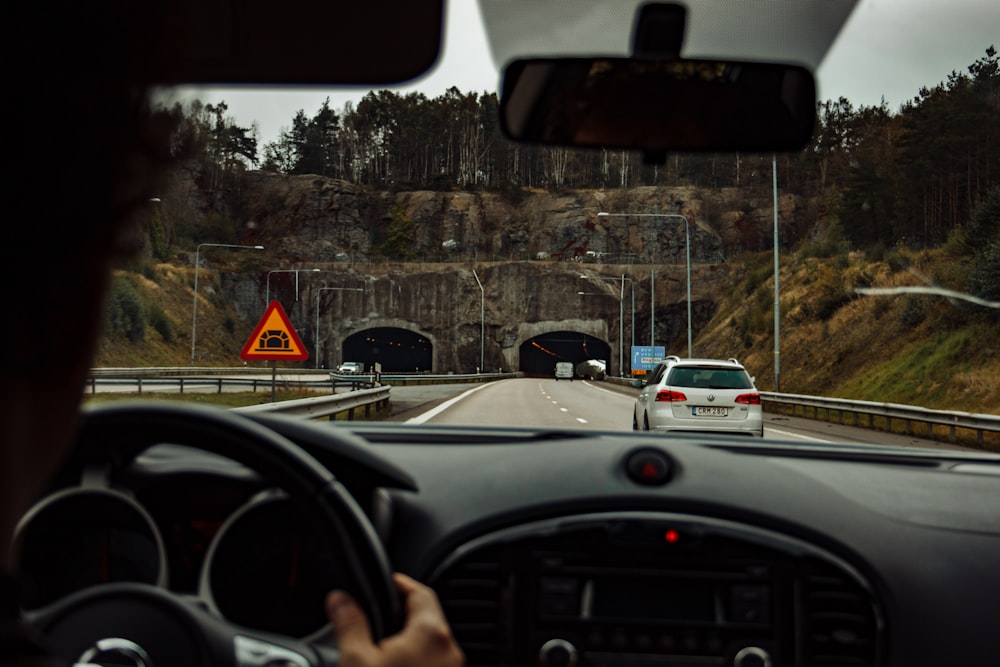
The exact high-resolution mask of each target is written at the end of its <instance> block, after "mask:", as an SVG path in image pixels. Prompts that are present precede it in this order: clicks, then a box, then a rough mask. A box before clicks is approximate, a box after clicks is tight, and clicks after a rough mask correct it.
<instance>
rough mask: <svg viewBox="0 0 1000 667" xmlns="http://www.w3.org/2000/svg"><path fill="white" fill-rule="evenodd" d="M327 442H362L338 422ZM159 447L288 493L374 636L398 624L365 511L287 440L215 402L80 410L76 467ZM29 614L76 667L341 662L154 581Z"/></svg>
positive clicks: (325, 650) (393, 593)
mask: <svg viewBox="0 0 1000 667" xmlns="http://www.w3.org/2000/svg"><path fill="white" fill-rule="evenodd" d="M330 438H331V440H341V441H344V442H343V444H345V445H348V446H358V444H359V443H361V444H362V445H363V441H362V440H360V438H357V439H355V436H352V435H351V434H349V433H344V432H341V431H339V430H337V429H331V430H330ZM160 443H171V444H175V445H184V446H187V447H193V448H197V449H201V450H204V451H206V452H210V453H212V454H217V455H220V456H224V457H226V458H229V459H231V460H233V461H236V462H238V463H240V464H243V465H245V466H246V467H248V468H250V469H251V470H253V471H254V472H256V473H257V474H258V475H259V476H260V477H261V478H262V479H264V480H266V481H267V482H268V483H273V484H274V485H275V486H278V487H280V488H281V489H283V490H284V491H285V492H286V493H287V494H288V496H289V497H290V499H291V500H292V501H293V502H297V503H298V504H299V506H300V507H301V508H302V510H303V511H306V512H308V513H309V514H310V515H311V516H312V517H313V518H314V520H315V524H316V526H317V527H318V530H319V531H320V532H321V534H322V535H321V537H323V538H325V543H327V544H329V545H330V548H333V549H335V550H337V556H338V558H337V560H338V561H339V562H340V563H341V567H342V569H343V570H345V576H344V577H343V578H344V580H345V583H344V586H343V587H344V588H345V589H347V590H348V591H349V592H350V593H351V594H352V595H354V597H355V598H356V599H357V600H358V602H359V604H360V605H361V606H362V608H363V609H364V610H365V612H366V614H367V615H368V619H369V623H370V625H371V630H372V636H373V638H374V639H376V640H378V639H379V638H381V637H383V636H385V635H386V634H389V633H391V632H394V631H395V630H396V629H397V628H398V623H399V615H400V605H399V597H398V592H397V590H396V586H395V584H394V582H393V580H392V574H391V571H390V567H389V561H388V558H387V556H386V554H385V551H384V549H383V547H382V544H381V542H380V541H379V539H378V537H377V536H376V534H375V531H374V529H373V528H372V526H371V524H370V523H369V521H368V520H367V518H366V516H365V514H364V512H363V511H362V510H361V508H360V507H359V506H358V505H357V503H356V502H355V501H354V499H353V498H352V497H351V495H350V494H349V493H348V492H347V491H346V489H345V488H344V487H343V486H342V485H341V484H340V483H339V482H338V481H337V480H336V479H334V477H333V475H332V474H331V473H330V471H329V470H327V469H326V468H324V467H323V466H322V465H320V463H319V462H317V461H316V460H315V459H314V458H313V457H312V456H310V455H309V454H308V453H306V452H305V451H303V450H302V449H301V448H300V447H298V446H296V445H295V444H293V443H292V442H291V441H290V440H288V439H287V438H285V437H284V436H282V435H279V434H278V433H275V432H274V431H272V430H270V429H268V428H266V427H264V426H262V425H260V424H258V423H256V422H254V421H252V420H250V419H247V418H245V417H242V416H240V415H238V414H236V413H234V412H230V411H227V410H222V409H219V408H211V407H205V406H198V405H189V404H181V403H168V402H157V403H152V402H149V403H143V402H140V403H132V402H130V403H116V404H113V405H104V406H99V407H96V408H92V409H86V410H84V412H83V415H82V424H81V430H80V433H79V436H78V442H77V447H76V450H75V452H74V455H73V456H74V459H75V461H76V462H77V463H84V464H108V463H110V464H112V465H116V466H120V465H125V464H128V463H129V462H131V461H132V460H133V459H135V457H137V456H138V455H139V454H141V453H142V452H143V451H145V450H146V449H148V448H149V447H152V446H153V445H156V444H160ZM68 557H69V558H72V554H68ZM247 585H248V586H251V585H252V582H247ZM27 618H28V621H29V623H31V625H33V626H34V627H35V628H36V629H38V630H39V631H40V632H41V633H42V634H43V635H44V636H45V637H46V639H47V641H48V642H49V645H50V647H51V648H52V649H53V650H54V651H55V652H57V653H58V654H59V655H60V656H61V657H63V658H64V659H66V660H69V661H70V662H71V663H72V662H75V661H79V662H80V663H92V664H103V662H102V661H106V664H116V665H117V664H136V665H137V666H140V667H149V666H153V665H155V666H156V667H162V666H164V665H167V666H169V665H238V666H244V665H247V666H249V665H260V666H263V665H270V664H280V665H294V666H297V667H298V666H301V667H312V666H315V665H329V664H334V663H335V662H336V659H337V653H336V651H335V650H333V649H331V648H329V647H325V646H320V645H317V644H313V643H309V642H306V641H304V640H299V639H294V638H290V637H285V636H282V635H277V634H269V633H266V632H260V631H256V630H249V629H247V628H243V627H239V626H236V625H234V624H232V623H229V622H227V621H225V620H223V619H221V618H219V617H218V616H215V615H212V614H210V613H209V612H207V611H206V610H205V609H204V608H203V607H202V606H201V605H199V604H198V603H197V602H195V601H191V600H189V599H186V598H184V597H183V596H180V595H177V594H175V593H172V592H170V591H167V590H164V589H162V588H158V587H155V586H151V585H147V584H139V583H118V584H108V585H103V586H98V587H94V588H89V589H85V590H82V591H79V592H77V593H75V594H73V595H70V596H67V597H66V598H64V599H62V600H60V601H59V602H57V603H55V604H53V605H51V606H49V607H47V608H45V609H43V610H40V611H38V612H36V613H32V614H29V615H28V616H27Z"/></svg>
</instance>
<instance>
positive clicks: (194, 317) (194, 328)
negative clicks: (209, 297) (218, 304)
mask: <svg viewBox="0 0 1000 667" xmlns="http://www.w3.org/2000/svg"><path fill="white" fill-rule="evenodd" d="M203 247H211V248H243V249H247V250H263V249H264V246H262V245H236V244H232V243H199V244H198V246H197V247H196V248H195V249H194V302H193V303H192V304H191V365H192V366H194V349H195V347H194V346H195V336H196V335H197V332H198V269H199V268H200V267H201V261H200V257H201V249H202V248H203Z"/></svg>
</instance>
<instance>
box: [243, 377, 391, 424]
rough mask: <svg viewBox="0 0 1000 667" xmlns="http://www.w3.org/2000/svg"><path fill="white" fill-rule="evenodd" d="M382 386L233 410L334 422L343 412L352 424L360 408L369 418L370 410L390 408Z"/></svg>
mask: <svg viewBox="0 0 1000 667" xmlns="http://www.w3.org/2000/svg"><path fill="white" fill-rule="evenodd" d="M390 389H391V387H390V386H389V385H385V386H382V387H374V388H372V389H360V390H358V391H352V392H348V393H345V394H334V395H333V396H312V397H309V398H299V399H295V400H291V401H278V402H277V403H262V404H260V405H248V406H245V407H242V408H233V410H235V411H236V412H267V413H271V414H282V415H290V416H293V417H299V418H302V419H318V418H323V417H327V418H329V419H335V418H336V416H337V415H339V414H341V413H343V412H346V413H347V419H348V420H353V419H354V417H355V411H356V410H358V409H360V408H363V409H364V412H365V416H366V417H368V416H370V415H371V410H372V408H373V407H379V408H383V407H385V406H386V405H388V404H389V390H390Z"/></svg>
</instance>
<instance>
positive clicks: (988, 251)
mask: <svg viewBox="0 0 1000 667" xmlns="http://www.w3.org/2000/svg"><path fill="white" fill-rule="evenodd" d="M969 291H970V292H971V293H972V294H974V295H975V296H978V297H979V298H981V299H987V300H989V301H1000V236H997V237H996V238H994V239H993V241H992V242H990V244H989V245H987V246H986V248H985V249H984V250H983V251H982V252H981V253H979V255H977V256H976V261H975V263H974V264H973V265H972V271H971V272H970V273H969Z"/></svg>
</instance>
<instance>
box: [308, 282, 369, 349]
mask: <svg viewBox="0 0 1000 667" xmlns="http://www.w3.org/2000/svg"><path fill="white" fill-rule="evenodd" d="M364 291H365V290H364V288H363V287H320V288H319V289H318V290H317V291H316V368H319V298H320V297H321V296H323V292H364Z"/></svg>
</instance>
